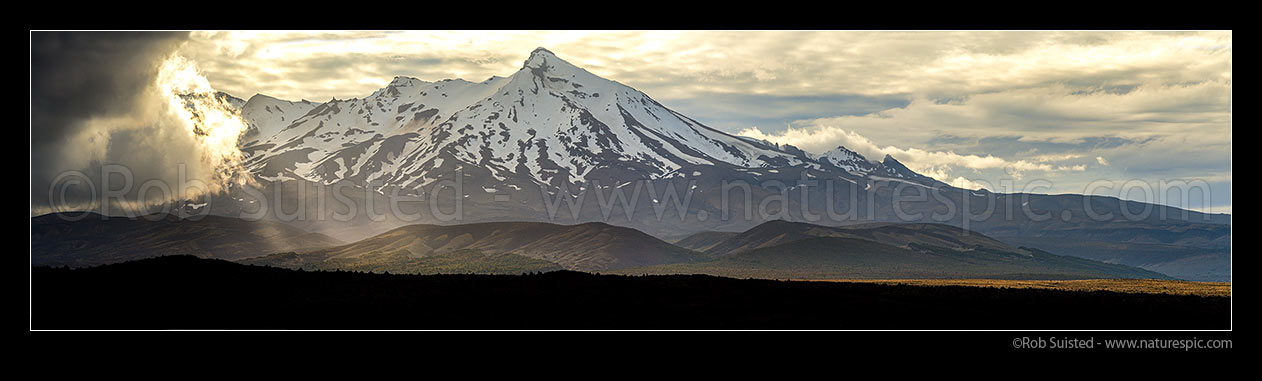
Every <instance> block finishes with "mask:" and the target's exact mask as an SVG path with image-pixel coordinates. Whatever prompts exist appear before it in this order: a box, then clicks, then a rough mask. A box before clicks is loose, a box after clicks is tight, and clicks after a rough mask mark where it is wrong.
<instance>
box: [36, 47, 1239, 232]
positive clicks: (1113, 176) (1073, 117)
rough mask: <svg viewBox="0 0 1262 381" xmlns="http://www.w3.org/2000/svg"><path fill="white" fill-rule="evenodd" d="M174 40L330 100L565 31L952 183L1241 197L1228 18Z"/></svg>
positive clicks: (691, 106)
mask: <svg viewBox="0 0 1262 381" xmlns="http://www.w3.org/2000/svg"><path fill="white" fill-rule="evenodd" d="M164 37H172V38H175V39H177V40H179V42H178V43H176V44H174V45H172V44H170V43H169V41H168V39H167V38H163V39H161V41H157V42H147V43H145V44H146V45H145V46H144V49H145V51H150V50H151V48H152V49H158V50H159V51H161V50H163V49H172V50H173V51H174V52H177V53H179V54H180V55H183V56H184V57H187V58H188V59H189V60H190V61H192V62H194V63H196V65H197V66H198V67H199V68H200V69H201V70H202V72H203V73H204V75H205V76H206V78H208V79H209V81H210V85H211V86H213V87H214V88H215V89H217V90H222V91H225V92H228V93H230V94H233V95H236V96H238V97H241V98H248V97H250V96H251V95H253V94H256V93H262V94H267V95H271V96H275V97H278V98H282V99H290V100H298V99H308V100H312V101H327V100H328V99H329V98H331V97H337V98H352V97H363V96H366V95H368V94H370V93H372V92H373V91H374V90H376V89H378V88H381V87H383V86H385V85H386V84H387V83H389V81H390V80H391V79H392V78H393V77H394V76H397V75H404V76H411V77H416V78H420V79H423V80H428V81H434V80H440V79H446V78H463V79H467V80H471V81H481V80H484V79H486V78H488V77H491V76H493V75H499V76H507V75H510V74H512V73H513V72H515V71H516V70H517V69H518V68H520V66H521V64H522V61H523V60H524V59H525V58H526V56H527V55H529V53H530V51H532V50H533V49H534V48H536V47H546V48H548V49H549V50H551V51H552V52H554V53H556V54H557V55H558V56H560V57H561V58H563V59H565V60H567V61H570V62H571V63H574V64H576V65H578V66H580V67H583V68H585V69H587V70H588V71H590V72H592V73H595V74H597V75H600V76H602V77H605V78H608V79H612V80H615V81H618V82H621V83H624V84H627V85H629V86H632V87H635V88H637V89H639V90H642V91H644V92H645V93H647V94H649V95H650V96H652V97H654V98H655V99H657V100H658V101H660V102H662V103H663V104H665V105H666V106H668V107H671V108H674V109H675V110H677V111H680V112H682V113H684V114H686V115H689V116H691V117H693V118H695V119H697V120H699V121H702V122H703V123H706V124H708V125H710V126H711V127H714V128H717V129H720V130H723V131H727V132H729V133H732V134H740V135H745V136H752V137H757V138H761V139H766V140H770V141H774V142H780V143H789V144H793V145H796V146H798V147H800V148H803V149H805V150H806V151H807V152H811V153H816V154H818V153H823V152H825V151H827V150H829V149H832V148H834V147H836V146H838V145H844V146H846V147H848V148H850V149H852V150H855V151H857V152H859V153H861V154H863V155H865V156H868V157H869V158H870V159H876V160H879V159H880V158H881V157H883V156H884V155H886V154H889V155H892V156H893V157H895V158H897V159H899V160H900V161H902V162H903V163H905V164H907V166H908V167H910V168H912V169H914V170H917V171H920V172H922V173H925V174H927V175H930V176H933V177H935V178H938V179H940V180H943V181H946V182H948V183H952V184H955V185H957V186H964V187H969V188H978V187H985V188H988V189H991V190H998V191H1013V190H1020V189H1022V188H1024V189H1025V190H1030V191H1035V192H1038V193H1096V194H1107V195H1112V196H1120V197H1123V198H1128V199H1140V200H1149V201H1153V197H1154V196H1155V195H1147V196H1146V195H1145V194H1144V193H1145V192H1144V191H1143V188H1142V187H1138V186H1137V185H1140V184H1149V185H1150V186H1151V187H1154V188H1155V187H1157V186H1158V184H1159V182H1160V181H1188V182H1192V181H1204V182H1205V184H1208V188H1209V189H1210V196H1209V200H1208V201H1209V205H1202V204H1200V203H1198V202H1193V203H1192V204H1190V205H1186V207H1189V208H1191V209H1196V210H1203V211H1210V212H1222V213H1230V212H1231V193H1230V186H1231V32H1229V31H1228V32H1114V31H1107V32H1046V31H1023V32H986V31H978V32H937V31H905V32H886V31H865V32H754V31H713V32H706V31H647V32H636V31H614V32H579V31H557V32H511V31H487V32H479V31H454V32H445V31H444V32H377V31H356V32H317V31H299V32H274V31H269V32H192V33H189V34H178V35H176V36H164ZM33 45H34V44H33ZM172 46H173V48H172ZM34 55H35V53H33V56H34ZM34 59H35V58H33V61H34ZM33 66H34V65H33ZM1003 184H1012V185H1003ZM1198 184H1199V183H1198ZM1005 188H1007V189H1005ZM1149 189H1152V188H1149ZM1127 190H1129V192H1127ZM1155 201H1158V202H1161V203H1165V204H1172V205H1180V202H1179V201H1178V200H1165V199H1161V200H1155Z"/></svg>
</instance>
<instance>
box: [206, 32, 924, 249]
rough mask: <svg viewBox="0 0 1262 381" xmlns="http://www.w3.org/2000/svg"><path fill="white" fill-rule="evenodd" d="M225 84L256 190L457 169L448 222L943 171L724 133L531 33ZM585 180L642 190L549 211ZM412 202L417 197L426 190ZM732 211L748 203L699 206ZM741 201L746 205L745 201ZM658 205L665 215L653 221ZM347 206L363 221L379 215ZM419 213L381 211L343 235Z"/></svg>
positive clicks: (243, 202)
mask: <svg viewBox="0 0 1262 381" xmlns="http://www.w3.org/2000/svg"><path fill="white" fill-rule="evenodd" d="M222 96H223V97H225V99H226V100H227V102H225V103H227V104H230V105H233V106H234V107H238V108H239V110H240V113H241V115H242V117H243V118H244V119H245V121H246V123H247V132H246V133H245V135H244V136H243V137H242V139H241V140H240V141H241V143H240V147H241V150H242V152H243V153H244V154H245V160H244V166H245V168H246V169H248V170H249V171H251V172H252V173H253V174H254V175H255V177H256V178H257V179H259V180H261V183H262V184H263V185H264V186H265V187H271V188H277V189H278V190H277V191H275V192H273V191H266V192H265V193H266V196H267V197H269V198H277V199H276V200H271V202H269V203H268V205H276V204H277V203H281V204H285V205H292V204H293V202H294V200H298V199H304V198H311V197H319V196H312V195H311V194H305V195H304V194H303V193H302V192H301V191H299V190H296V189H288V188H285V184H295V183H296V184H305V183H316V184H338V185H347V184H349V185H352V186H354V187H356V188H357V189H359V190H360V191H358V192H351V193H355V194H357V195H356V196H354V197H355V199H354V200H353V201H350V202H349V203H351V204H354V205H358V206H360V210H365V208H367V207H371V206H369V205H383V204H385V203H386V202H388V201H389V200H392V199H393V200H397V199H398V198H397V197H398V196H404V197H411V198H412V199H413V200H422V199H426V198H433V197H436V195H437V193H427V192H440V190H439V186H441V185H442V184H443V183H442V182H441V181H444V180H452V179H454V178H455V176H456V175H457V174H459V175H460V176H462V177H460V178H461V180H462V181H461V182H460V183H461V186H462V188H461V189H462V190H461V191H459V192H462V193H461V195H460V196H459V197H461V200H462V202H463V205H464V207H463V209H460V210H461V216H462V217H461V218H462V219H461V221H465V222H468V221H550V222H567V221H568V222H574V223H577V222H589V221H602V222H616V220H615V219H616V218H618V217H620V216H627V217H626V219H625V220H623V221H625V222H623V223H622V224H624V225H625V226H631V227H636V228H638V229H642V230H644V231H647V232H650V233H652V234H669V233H679V232H683V231H697V230H704V229H710V230H715V229H737V230H739V229H745V228H748V227H751V226H753V225H755V224H758V223H761V222H763V221H764V220H766V219H776V218H784V217H783V216H781V215H779V214H775V213H772V212H768V211H767V210H764V209H768V208H769V207H768V205H769V204H766V203H763V202H761V201H762V200H765V199H767V198H768V197H770V198H775V197H779V196H781V195H783V194H785V193H786V192H788V189H791V188H795V187H798V186H800V184H798V183H799V182H800V181H807V182H819V180H830V181H832V180H835V181H836V182H837V183H838V184H841V187H845V188H847V189H840V188H838V189H836V190H835V191H836V192H842V193H840V194H846V193H847V192H860V191H862V192H869V191H871V192H876V191H877V190H878V189H879V188H880V185H879V184H877V186H876V187H874V186H873V184H872V183H873V182H884V183H892V184H909V185H919V186H922V187H923V188H931V187H938V186H944V185H945V184H942V183H940V182H937V181H935V180H933V179H930V178H928V177H924V176H921V175H919V174H917V173H915V172H912V171H911V170H909V169H907V168H906V167H905V166H903V165H902V164H899V163H898V162H897V161H895V160H894V159H892V158H889V157H887V158H885V160H883V161H881V162H870V161H868V160H867V159H865V158H863V157H862V156H860V155H858V154H857V153H854V152H852V151H849V150H846V149H845V148H843V147H839V148H838V149H837V150H835V151H833V152H829V153H827V154H824V155H822V156H814V155H811V154H808V153H806V152H803V151H802V150H800V149H798V148H796V147H793V146H790V145H782V144H775V143H771V142H767V141H762V140H758V139H753V138H748V137H738V136H733V135H730V134H727V133H724V132H722V131H719V130H716V129H714V128H711V127H708V126H706V125H704V124H703V123H701V122H699V121H697V120H694V119H692V118H689V117H687V116H685V115H682V114H680V113H678V112H675V111H674V110H671V109H669V108H667V107H666V106H664V105H662V104H661V103H659V102H657V101H655V100H653V99H652V98H651V97H649V96H648V95H647V94H644V93H643V92H640V91H639V90H636V89H634V88H631V87H629V86H626V85H623V84H621V83H618V82H615V81H612V80H608V79H604V78H601V77H599V76H596V75H594V74H592V73H590V72H588V71H586V70H584V69H582V68H579V67H576V66H574V65H572V64H570V63H569V62H566V61H565V60H562V59H561V58H559V57H557V56H556V55H555V54H553V53H552V52H550V51H548V50H546V49H543V48H539V49H536V50H535V51H534V52H532V53H531V54H530V56H529V57H528V58H527V59H526V60H525V62H524V63H523V64H522V66H521V68H520V69H518V70H517V71H516V72H515V73H512V74H511V75H509V76H507V77H498V76H496V77H491V78H489V79H487V80H485V81H482V82H469V81H465V80H462V79H448V80H441V81H437V82H429V81H424V80H420V79H416V78H408V77H395V78H394V79H393V80H392V81H391V82H390V83H389V84H388V85H387V86H385V87H383V88H381V89H379V90H377V91H374V92H373V93H372V94H369V95H367V96H365V97H363V98H351V99H331V100H329V101H328V102H323V103H315V102H310V101H306V100H302V101H287V100H280V99H276V98H272V97H269V96H266V95H255V96H253V97H251V98H250V99H249V100H248V101H242V100H240V99H237V98H233V97H231V96H229V95H227V94H223V95H222ZM640 180H650V182H651V183H650V184H648V185H647V187H646V189H648V191H646V192H644V193H643V194H641V193H637V192H639V191H637V190H636V189H639V188H638V187H640V184H637V185H636V186H631V187H629V186H628V185H631V184H632V183H633V182H637V181H640ZM693 181H695V182H694V183H691V184H689V182H693ZM732 183H742V184H748V185H750V187H749V188H748V191H746V193H747V194H744V195H738V196H739V197H753V199H751V200H752V201H750V202H746V203H744V204H740V205H737V206H732V207H731V208H724V207H723V205H727V204H728V203H729V201H730V200H728V197H729V196H730V194H729V193H728V191H727V189H728V188H725V187H727V186H728V185H729V184H732ZM820 184H825V183H820ZM592 186H595V187H598V188H597V189H598V190H600V191H601V193H603V194H605V195H608V196H604V197H607V198H610V197H614V196H613V195H612V194H611V193H610V192H613V191H615V190H623V191H625V192H626V196H627V197H628V198H635V197H637V196H635V195H637V194H638V195H639V196H638V197H639V198H641V199H643V200H642V201H643V202H638V203H636V202H632V203H631V204H629V205H620V206H616V207H614V208H613V209H609V208H607V207H604V206H601V207H598V206H597V204H596V202H598V201H599V200H596V199H595V198H596V197H601V196H593V197H588V200H589V201H587V202H586V203H584V202H583V201H582V200H581V199H580V198H575V199H574V200H578V201H577V203H578V204H580V206H578V207H577V209H575V207H573V206H571V207H569V208H570V209H569V213H568V215H567V213H559V214H558V213H557V212H556V211H557V210H558V209H557V208H558V205H560V204H558V202H559V201H558V200H559V199H558V198H556V197H554V195H560V194H571V195H572V197H579V196H577V194H578V193H582V192H583V191H584V190H585V189H589V188H590V187H592ZM668 186H669V187H674V188H673V189H674V192H676V196H677V198H678V199H680V200H682V199H685V198H689V197H690V200H691V203H690V204H688V205H687V206H686V207H684V208H683V213H677V212H676V211H675V210H671V211H664V210H663V209H662V208H663V206H664V205H666V203H664V202H663V201H664V200H665V197H667V196H666V194H665V192H668ZM282 188H284V189H282ZM850 188H853V190H851V189H850ZM541 192H542V193H541ZM880 192H884V193H888V192H889V190H880ZM447 194H450V193H447ZM541 195H542V196H543V199H541V198H540V196H541ZM803 197H807V198H809V199H810V200H805V201H806V202H809V203H811V204H812V205H824V204H827V203H828V202H829V201H828V199H825V198H824V197H823V192H814V193H811V194H810V195H806V193H801V192H797V191H794V192H793V193H792V194H791V195H788V196H784V198H785V200H784V201H783V202H780V203H776V204H773V205H779V206H777V207H775V208H770V209H776V210H781V211H788V210H797V209H798V205H797V204H798V203H801V202H804V199H803ZM857 197H860V198H866V197H868V196H867V195H861V196H857ZM873 197H876V196H873ZM881 197H885V196H881ZM255 198H257V197H256V196H253V195H247V194H244V193H240V192H234V193H232V194H230V195H226V196H221V197H219V198H218V201H216V202H214V205H213V206H211V207H210V208H209V210H210V213H212V214H222V215H230V216H231V215H236V214H239V213H242V212H245V211H247V210H252V208H256V207H258V206H260V205H262V204H261V203H260V204H252V203H251V202H252V201H256V200H254V199H255ZM431 201H432V200H431ZM201 202H202V201H198V203H201ZM327 202H329V201H328V200H327V199H325V200H324V201H319V200H315V201H313V202H308V203H305V204H303V205H307V206H306V207H307V208H313V209H311V211H310V212H311V213H318V214H327V213H330V210H329V209H323V208H315V207H312V206H311V205H312V204H321V203H327ZM602 202H603V201H602ZM416 204H417V205H420V206H414V207H415V208H421V209H424V205H426V204H422V203H416ZM404 208H405V209H406V208H407V207H404ZM444 210H449V209H444ZM611 210H616V211H614V212H610V211H611ZM733 210H736V211H739V212H741V213H742V216H750V217H749V218H741V219H726V218H724V219H720V218H709V216H711V215H713V216H721V215H726V214H727V213H729V212H731V211H733ZM703 211H704V213H702V212H703ZM754 211H757V213H755V214H757V215H756V216H754V215H752V214H750V213H753V212H754ZM190 212H194V211H192V210H190ZM425 212H428V210H422V211H421V214H425ZM277 213H278V214H279V213H281V212H277ZM286 213H287V212H286ZM768 213H770V214H768ZM878 213H885V211H883V210H882V211H879V212H878ZM680 214H684V215H685V216H687V217H686V218H685V217H680ZM611 216H612V217H611ZM669 216H674V217H669ZM277 217H280V216H277ZM355 218H359V219H363V218H366V217H364V216H363V214H359V215H358V216H357V217H355ZM282 219H292V218H282ZM671 219H674V221H675V222H669V223H667V222H663V221H664V220H671ZM685 219H687V221H685ZM326 220H327V218H325V219H324V220H319V219H317V221H307V222H306V223H307V224H310V225H312V226H307V225H302V227H304V228H306V229H309V230H313V231H321V232H326V233H329V234H332V235H334V236H336V237H339V238H341V239H346V240H354V239H358V238H362V236H354V235H338V234H337V232H335V231H333V230H326V229H336V228H335V227H330V226H326V225H325V222H323V221H326ZM356 221H358V222H355V223H354V224H358V225H356V226H360V227H364V226H368V225H373V224H377V225H380V224H381V223H382V222H381V221H378V220H372V221H371V222H367V220H362V221H361V220H356ZM418 221H419V220H406V221H387V223H386V225H385V226H376V225H374V226H373V227H371V228H367V227H365V228H364V229H361V230H359V231H358V233H356V234H361V233H367V232H370V231H373V230H380V229H381V228H385V227H391V226H397V225H403V224H408V223H418ZM441 221H442V220H440V221H439V222H441ZM421 222H434V221H429V220H424V221H421ZM354 224H353V225H354ZM300 225H301V224H300ZM316 225H318V226H316Z"/></svg>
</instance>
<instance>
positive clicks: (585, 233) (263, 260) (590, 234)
mask: <svg viewBox="0 0 1262 381" xmlns="http://www.w3.org/2000/svg"><path fill="white" fill-rule="evenodd" d="M469 250H473V251H478V252H482V253H486V254H488V255H496V256H505V255H507V256H512V257H515V258H516V259H514V261H515V262H521V263H524V264H526V265H528V266H535V267H533V268H525V269H526V270H527V271H534V270H539V271H542V270H545V269H544V268H542V267H540V266H552V267H556V268H558V269H559V268H566V269H570V270H579V271H604V270H609V269H619V268H627V267H636V266H652V265H659V264H667V263H679V262H692V261H695V260H698V258H699V254H698V253H695V252H693V251H691V250H687V249H683V248H680V247H678V246H675V245H671V244H669V243H666V242H664V241H662V240H659V239H657V238H654V237H653V236H650V235H648V234H644V233H643V232H640V231H639V230H635V229H631V228H624V227H619V226H613V225H609V224H606V223H600V222H589V223H585V224H577V225H558V224H550V223H544V222H486V223H475V224H460V225H445V226H443V225H425V224H420V225H409V226H404V227H401V228H397V229H394V230H391V231H389V232H386V233H382V234H379V235H376V236H373V237H370V238H366V239H364V240H361V241H358V242H355V243H351V244H347V245H343V246H338V247H332V248H327V249H323V250H315V251H310V252H299V253H296V254H293V253H286V254H279V255H268V256H263V257H259V258H252V259H249V260H247V261H243V262H244V263H248V264H257V265H269V266H276V267H285V268H293V269H297V268H304V269H313V268H314V269H343V270H367V271H376V272H383V271H392V272H408V273H415V272H422V273H426V272H432V271H429V270H428V269H430V268H432V266H425V264H424V263H419V262H421V261H424V260H425V259H427V258H431V257H435V256H444V255H445V254H447V253H453V252H459V251H469ZM475 262H477V263H482V262H485V261H483V260H481V259H478V260H476V261H475ZM500 268H503V267H502V266H501V267H500ZM509 268H515V267H509ZM417 269H422V270H417Z"/></svg>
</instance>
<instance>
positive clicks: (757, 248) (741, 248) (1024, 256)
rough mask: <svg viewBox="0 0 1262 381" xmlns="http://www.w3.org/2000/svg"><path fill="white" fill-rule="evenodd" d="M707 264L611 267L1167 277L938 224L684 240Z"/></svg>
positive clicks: (661, 271) (804, 228) (829, 275)
mask: <svg viewBox="0 0 1262 381" xmlns="http://www.w3.org/2000/svg"><path fill="white" fill-rule="evenodd" d="M679 244H680V245H684V246H685V247H688V248H692V249H697V250H700V249H704V250H702V251H703V254H702V255H704V256H706V257H708V258H710V260H708V261H696V262H690V263H673V264H663V265H656V266H644V267H635V268H627V269H617V270H611V271H610V272H614V273H622V274H658V275H665V274H710V275H718V276H729V277H738V278H747V277H753V278H764V279H780V278H789V279H952V278H956V279H959V278H987V279H1096V278H1132V279H1170V277H1168V276H1166V275H1163V274H1160V273H1157V272H1153V271H1148V270H1144V269H1141V268H1138V267H1131V266H1125V265H1118V264H1112V263H1106V262H1101V261H1094V260H1089V259H1084V258H1077V257H1069V256H1061V255H1055V254H1052V253H1048V252H1046V251H1042V250H1039V249H1035V248H1029V247H1015V246H1012V245H1009V244H1007V243H1004V242H1000V241H998V240H995V239H993V238H990V237H987V236H985V235H983V234H981V233H977V232H970V231H965V230H963V229H960V228H957V227H953V226H950V225H941V224H890V223H874V224H863V225H852V226H842V227H831V226H821V225H814V224H808V223H801V222H788V221H771V222H767V223H763V224H761V225H758V226H756V227H754V228H753V229H749V230H747V231H744V232H741V233H713V234H710V235H705V234H704V233H702V234H696V235H693V236H690V237H687V238H685V239H683V240H681V241H680V243H679Z"/></svg>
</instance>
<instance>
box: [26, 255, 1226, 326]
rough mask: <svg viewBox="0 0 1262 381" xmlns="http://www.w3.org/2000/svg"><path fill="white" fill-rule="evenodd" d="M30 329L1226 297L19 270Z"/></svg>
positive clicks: (1156, 310)
mask: <svg viewBox="0 0 1262 381" xmlns="http://www.w3.org/2000/svg"><path fill="white" fill-rule="evenodd" d="M31 299H32V300H31V322H32V323H31V324H32V328H34V329H170V328H206V329H1227V328H1230V302H1231V300H1230V298H1227V297H1202V296H1176V295H1155V294H1123V293H1113V292H1069V291H1055V290H1036V289H991V288H974V287H958V286H942V287H924V286H895V285H878V284H856V283H824V282H786V281H771V280H740V279H731V278H721V277H713V276H703V275H679V276H645V277H629V276H613V275H595V274H587V273H578V272H570V271H557V272H550V273H542V274H536V275H517V276H505V275H385V274H367V273H350V272H300V271H294V270H287V269H278V268H268V267H260V266H247V265H241V264H236V263H231V262H226V261H219V260H207V259H197V258H193V257H187V256H177V257H162V258H154V259H147V260H141V261H134V262H128V263H122V264H116V265H107V266H100V267H94V268H86V269H61V268H34V269H32V294H31Z"/></svg>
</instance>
